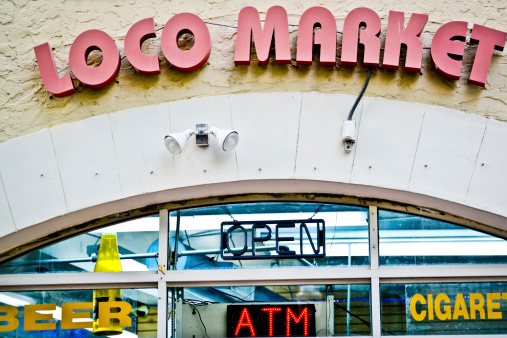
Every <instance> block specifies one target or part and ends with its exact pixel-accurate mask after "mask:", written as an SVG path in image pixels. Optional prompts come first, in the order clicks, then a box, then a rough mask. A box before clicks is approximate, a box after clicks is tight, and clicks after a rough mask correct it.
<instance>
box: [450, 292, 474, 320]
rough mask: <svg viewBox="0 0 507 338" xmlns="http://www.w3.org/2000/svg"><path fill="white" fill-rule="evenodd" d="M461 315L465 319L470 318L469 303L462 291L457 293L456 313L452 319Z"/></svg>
mask: <svg viewBox="0 0 507 338" xmlns="http://www.w3.org/2000/svg"><path fill="white" fill-rule="evenodd" d="M459 317H463V319H470V316H469V315H468V311H467V305H466V304H465V298H463V294H462V293H458V294H457V295H456V304H454V314H453V316H452V319H454V320H455V319H459Z"/></svg>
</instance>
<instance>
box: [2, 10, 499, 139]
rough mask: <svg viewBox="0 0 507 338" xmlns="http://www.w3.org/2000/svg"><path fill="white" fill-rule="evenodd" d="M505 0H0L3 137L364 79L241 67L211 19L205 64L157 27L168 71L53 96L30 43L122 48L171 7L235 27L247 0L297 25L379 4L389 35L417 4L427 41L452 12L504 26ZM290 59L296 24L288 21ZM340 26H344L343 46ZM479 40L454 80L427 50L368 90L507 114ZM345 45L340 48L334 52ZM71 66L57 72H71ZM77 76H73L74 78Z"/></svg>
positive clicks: (60, 58)
mask: <svg viewBox="0 0 507 338" xmlns="http://www.w3.org/2000/svg"><path fill="white" fill-rule="evenodd" d="M502 3H503V1H496V0H492V1H477V0H476V1H463V0H459V1H457V0H448V1H443V2H442V1H440V0H431V1H413V2H407V1H401V0H395V1H393V0H389V1H387V0H382V1H372V0H367V1H362V2H360V3H359V2H357V1H351V0H348V1H339V2H337V1H329V0H326V1H293V0H280V1H278V2H276V3H273V2H272V1H255V2H246V1H232V0H229V1H214V0H208V1H201V0H200V1H157V0H151V1H149V0H146V1H142V2H139V1H100V2H97V1H64V0H61V1H56V0H51V1H40V0H39V1H26V0H19V1H10V0H4V1H1V2H0V37H1V39H0V65H1V67H0V80H1V83H2V85H1V86H0V142H3V141H6V140H9V139H13V138H16V137H19V136H22V135H25V134H29V133H34V132H37V131H39V130H41V129H43V128H48V127H54V126H57V125H60V124H62V123H66V122H73V121H78V120H81V119H84V118H87V117H90V116H94V115H100V114H107V113H112V112H115V111H119V110H123V109H128V108H133V107H140V106H144V105H149V104H156V103H161V102H168V101H176V100H181V99H186V98H192V97H205V96H214V95H222V94H235V93H249V92H270V91H277V92H280V91H286V92H295V91H302V92H307V91H320V92H326V93H348V94H356V93H357V92H359V90H360V88H361V86H362V84H363V81H364V79H365V73H366V69H365V68H364V67H361V66H358V67H340V66H338V67H337V68H333V67H321V66H318V65H317V64H316V63H315V62H314V65H313V66H300V67H294V66H291V65H276V64H273V63H272V62H271V63H270V64H269V65H268V66H266V67H262V66H258V65H257V62H256V61H254V62H253V63H252V65H250V66H239V67H238V66H235V65H234V62H233V54H234V47H235V39H236V29H234V28H228V27H219V26H213V25H208V27H209V31H210V33H211V39H212V50H211V56H210V58H209V62H208V64H207V65H205V66H204V67H202V68H201V69H200V70H198V71H195V72H192V73H183V72H180V71H177V70H175V69H171V67H170V66H169V64H168V63H167V61H166V60H165V58H164V57H163V55H162V52H161V49H160V31H159V32H158V36H157V38H156V39H151V40H149V41H147V42H146V43H145V46H144V47H145V48H144V50H145V51H146V52H147V53H150V54H159V56H160V59H161V60H162V63H161V71H162V74H160V75H158V76H145V75H141V74H139V73H135V72H134V70H133V68H132V67H131V66H130V64H129V63H128V61H127V60H126V59H124V60H123V61H122V63H121V70H120V73H119V75H118V77H117V82H113V83H112V84H111V85H110V86H109V87H107V88H105V89H100V90H95V89H90V88H87V87H85V86H82V85H81V86H79V88H78V92H77V93H75V94H74V95H71V96H68V97H66V98H60V99H58V98H52V97H51V95H50V94H49V93H48V92H47V91H46V90H45V88H44V86H43V84H42V81H41V78H40V74H39V70H38V66H37V63H36V59H35V54H34V51H33V47H34V46H36V45H39V44H42V43H45V42H49V43H50V44H51V45H52V47H54V54H55V59H56V64H57V68H58V69H59V70H62V69H65V68H66V67H67V66H68V55H69V50H70V46H71V43H72V42H73V41H74V39H75V37H76V36H78V35H79V34H80V33H82V32H84V31H86V30H88V29H93V28H96V29H101V30H104V31H105V32H107V33H108V34H109V35H110V36H112V37H113V38H114V39H115V41H116V43H117V45H118V47H119V49H120V52H121V54H122V55H124V53H123V42H124V38H125V35H126V33H127V31H128V29H129V28H130V26H131V25H132V24H133V23H135V22H137V21H138V20H141V19H144V18H148V17H154V19H155V22H156V23H157V25H158V26H157V27H162V26H163V25H164V24H165V23H166V22H167V20H169V19H170V18H171V17H172V16H173V15H174V14H177V13H181V12H191V13H194V14H197V15H198V16H199V17H201V18H202V19H203V20H205V21H209V22H214V23H220V24H227V25H232V26H235V25H236V23H237V17H238V13H239V11H240V10H241V8H243V7H245V6H247V5H253V6H255V7H256V8H257V9H258V10H259V11H260V12H261V18H263V17H264V14H265V12H266V11H267V9H268V8H269V7H270V6H272V5H274V4H277V5H281V6H283V7H284V8H285V9H286V10H287V12H288V14H289V23H290V24H297V23H298V22H299V18H300V16H301V14H302V13H303V12H304V11H305V10H306V9H308V8H310V7H312V6H317V5H319V6H323V7H326V8H328V9H329V10H330V11H331V12H332V13H333V14H334V16H335V17H336V20H337V23H338V29H339V30H341V29H342V28H343V21H344V18H345V16H346V15H347V13H349V12H350V11H351V10H352V9H354V8H356V7H360V6H365V7H369V8H371V9H373V10H375V11H376V12H377V13H378V14H379V16H380V17H381V19H382V27H383V28H382V35H381V37H382V41H383V39H384V38H385V31H386V26H387V18H388V14H389V10H396V11H403V12H405V13H406V21H408V19H409V17H410V14H412V13H414V12H415V13H427V14H429V22H428V24H427V25H426V28H425V30H424V32H423V34H422V39H423V42H424V46H425V47H429V46H430V43H431V39H432V37H433V34H434V32H435V31H436V30H437V29H438V28H439V27H440V26H441V24H443V23H447V22H449V21H458V20H461V21H468V23H469V25H468V27H469V28H471V27H472V25H473V24H474V23H477V24H481V25H486V26H488V27H490V28H494V29H499V30H503V31H505V30H507V24H506V21H505V13H506V12H505V11H506V9H505V5H504V4H502ZM291 31H292V33H291V43H292V46H293V48H292V54H293V60H294V59H295V51H296V49H295V44H296V37H297V32H296V28H295V27H293V28H292V29H291ZM340 45H341V35H340V34H338V46H340ZM475 49H476V47H475V46H474V45H472V46H469V45H467V47H466V49H465V57H464V66H463V70H462V78H461V79H460V80H459V81H453V80H449V79H447V78H445V77H443V76H442V75H440V74H439V73H438V72H437V71H436V70H435V67H434V65H433V64H432V61H431V57H430V51H429V49H425V50H424V53H423V55H424V57H423V71H422V72H423V74H422V75H419V74H410V73H405V72H404V71H403V70H399V71H388V70H375V71H374V73H373V76H372V79H371V83H370V86H369V87H368V91H367V95H369V96H373V97H375V96H378V97H384V98H388V99H395V100H401V101H412V102H420V103H426V104H435V105H441V106H446V107H449V108H454V109H459V110H461V111H465V112H468V113H474V114H478V115H481V116H484V117H492V118H495V119H497V120H500V121H507V111H506V104H507V90H506V89H507V81H505V79H506V76H507V58H506V57H505V52H503V53H501V52H495V55H494V56H493V60H492V64H491V69H490V72H489V76H488V82H487V84H486V88H485V89H483V88H480V87H477V86H473V85H469V84H468V83H467V81H468V76H469V74H470V67H471V62H473V55H474V53H475ZM339 55H340V48H338V56H339ZM69 73H70V71H69V69H68V68H67V69H65V70H63V71H62V72H61V75H65V74H69ZM76 84H77V82H76Z"/></svg>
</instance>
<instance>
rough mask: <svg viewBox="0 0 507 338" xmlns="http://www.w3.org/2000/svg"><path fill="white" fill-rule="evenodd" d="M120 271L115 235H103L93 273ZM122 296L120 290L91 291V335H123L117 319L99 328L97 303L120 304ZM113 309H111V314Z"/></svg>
mask: <svg viewBox="0 0 507 338" xmlns="http://www.w3.org/2000/svg"><path fill="white" fill-rule="evenodd" d="M118 271H122V268H121V263H120V255H119V253H118V244H117V242H116V235H110V234H104V235H102V238H101V240H100V248H99V253H98V255H97V262H96V263H95V270H94V272H118ZM122 300H123V295H122V293H121V290H120V289H103V290H93V334H94V335H96V336H113V335H118V334H121V333H123V328H122V327H121V325H120V321H119V320H118V319H115V318H113V319H111V320H110V322H109V323H108V324H107V326H106V327H99V303H101V302H115V301H116V302H121V301H122ZM113 311H115V308H112V309H111V312H113Z"/></svg>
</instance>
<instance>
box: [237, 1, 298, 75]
mask: <svg viewBox="0 0 507 338" xmlns="http://www.w3.org/2000/svg"><path fill="white" fill-rule="evenodd" d="M273 36H274V38H275V59H276V63H290V61H291V57H290V42H289V22H288V20H287V12H286V11H285V9H283V7H280V6H273V7H271V8H270V9H269V10H268V12H267V13H266V21H265V23H264V30H263V29H262V27H261V19H260V17H259V12H258V11H257V10H256V9H255V8H253V7H245V8H243V9H242V10H241V12H239V18H238V35H237V38H236V52H235V54H234V63H235V64H236V65H249V64H250V46H251V45H252V37H253V40H254V45H255V51H256V52H257V58H258V59H259V63H260V64H261V65H263V66H265V65H267V64H268V61H269V51H270V48H271V42H272V40H273Z"/></svg>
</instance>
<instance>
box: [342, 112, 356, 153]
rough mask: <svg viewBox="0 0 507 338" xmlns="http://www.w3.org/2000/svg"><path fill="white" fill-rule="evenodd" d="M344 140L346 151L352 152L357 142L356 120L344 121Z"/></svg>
mask: <svg viewBox="0 0 507 338" xmlns="http://www.w3.org/2000/svg"><path fill="white" fill-rule="evenodd" d="M342 141H343V144H344V146H345V152H347V153H350V152H351V151H352V146H353V145H354V143H355V142H356V121H353V120H345V121H343V136H342Z"/></svg>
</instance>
